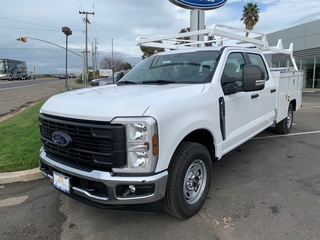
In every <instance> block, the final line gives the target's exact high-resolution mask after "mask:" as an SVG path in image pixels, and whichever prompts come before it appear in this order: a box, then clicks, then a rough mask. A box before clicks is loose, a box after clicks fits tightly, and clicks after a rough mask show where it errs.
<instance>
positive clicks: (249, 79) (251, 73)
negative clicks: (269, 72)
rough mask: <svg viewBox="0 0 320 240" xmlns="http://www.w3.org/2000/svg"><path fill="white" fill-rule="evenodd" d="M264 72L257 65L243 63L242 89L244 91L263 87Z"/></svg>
mask: <svg viewBox="0 0 320 240" xmlns="http://www.w3.org/2000/svg"><path fill="white" fill-rule="evenodd" d="M264 86H265V80H264V73H263V71H262V70H261V68H260V67H259V66H258V65H253V64H249V65H245V66H244V67H243V72H242V90H243V91H245V92H251V91H258V90H262V89H264Z"/></svg>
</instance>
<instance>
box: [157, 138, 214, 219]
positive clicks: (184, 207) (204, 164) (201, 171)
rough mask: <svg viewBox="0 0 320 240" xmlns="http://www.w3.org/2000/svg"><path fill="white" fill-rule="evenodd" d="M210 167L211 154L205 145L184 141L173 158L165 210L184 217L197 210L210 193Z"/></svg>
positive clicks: (164, 201)
mask: <svg viewBox="0 0 320 240" xmlns="http://www.w3.org/2000/svg"><path fill="white" fill-rule="evenodd" d="M211 168H212V164H211V158H210V154H209V152H208V150H207V149H206V148H205V147H204V146H203V145H201V144H198V143H193V142H182V143H181V144H180V145H179V146H178V148H177V150H176V151H175V153H174V155H173V157H172V160H171V164H170V167H169V178H168V183H167V189H166V195H165V197H164V199H163V200H162V209H163V210H164V211H165V212H167V213H168V214H170V215H172V216H174V217H177V218H181V219H187V218H190V217H192V216H193V215H194V214H195V213H197V212H198V211H199V210H200V208H201V207H202V205H203V204H204V202H205V200H206V198H207V196H208V193H209V189H210V183H211V170H212V169H211Z"/></svg>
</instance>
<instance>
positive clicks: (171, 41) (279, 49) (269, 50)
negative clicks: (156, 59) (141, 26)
mask: <svg viewBox="0 0 320 240" xmlns="http://www.w3.org/2000/svg"><path fill="white" fill-rule="evenodd" d="M235 32H241V33H242V35H241V34H239V33H235ZM246 32H249V33H252V34H255V35H257V36H256V37H254V38H253V37H249V36H248V37H246V36H245V35H244V34H245V33H246ZM208 34H210V35H213V36H214V37H220V39H215V40H204V41H197V40H186V39H183V38H184V37H189V38H190V37H192V36H198V35H208ZM228 40H236V41H240V44H237V46H240V47H251V48H253V47H254V48H257V49H259V50H261V51H262V52H263V53H264V54H273V53H282V54H288V55H290V59H291V61H292V64H293V66H294V68H295V69H296V70H298V68H297V65H296V62H295V60H294V57H293V44H292V43H291V44H290V47H289V48H288V49H284V48H283V44H282V40H281V39H279V40H278V44H277V46H269V43H268V40H267V36H266V34H264V33H259V32H255V31H251V30H246V29H242V28H236V27H232V26H228V25H224V24H214V25H213V26H212V27H211V28H207V29H203V30H197V31H192V32H186V33H177V34H172V35H166V36H160V37H138V38H137V39H136V41H135V43H136V45H137V46H147V47H155V48H165V49H182V48H190V47H206V45H205V44H206V43H213V42H214V43H218V44H219V46H221V45H222V42H223V41H228ZM163 41H165V42H163ZM179 42H180V43H181V44H177V43H179Z"/></svg>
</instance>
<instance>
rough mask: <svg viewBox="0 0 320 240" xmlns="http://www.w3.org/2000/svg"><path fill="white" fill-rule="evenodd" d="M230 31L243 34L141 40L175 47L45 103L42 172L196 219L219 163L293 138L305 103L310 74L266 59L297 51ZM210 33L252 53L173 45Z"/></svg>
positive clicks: (79, 187)
mask: <svg viewBox="0 0 320 240" xmlns="http://www.w3.org/2000/svg"><path fill="white" fill-rule="evenodd" d="M221 29H222V30H221ZM225 29H227V30H225ZM230 29H231V30H230ZM232 30H239V29H235V28H231V27H229V26H224V25H215V26H214V27H213V28H211V29H206V30H201V31H197V32H191V33H185V34H177V35H170V36H165V37H161V38H149V39H148V38H138V39H137V40H136V44H137V45H146V46H156V47H159V46H163V47H167V48H171V49H175V50H172V51H165V52H163V53H159V54H156V55H153V56H151V57H149V58H148V59H146V60H144V61H142V62H141V63H140V64H138V65H137V66H136V67H135V68H134V69H132V70H131V71H130V72H129V73H128V74H127V75H126V76H125V77H123V78H122V79H121V80H120V81H119V82H118V83H117V84H112V85H107V86H103V87H99V88H85V89H80V90H75V91H70V92H65V93H62V94H59V95H55V96H53V97H51V98H50V99H49V100H47V101H46V103H45V104H44V105H43V106H42V108H41V110H40V115H39V120H40V132H41V141H42V148H41V150H40V169H41V171H42V172H43V174H44V176H46V177H48V178H50V179H51V181H52V182H53V186H54V187H55V188H57V189H59V190H61V191H62V192H64V193H66V194H67V195H69V196H70V197H73V198H75V199H78V200H79V201H82V202H85V203H88V204H91V205H94V206H97V207H102V208H105V209H110V210H122V211H140V212H158V211H160V210H161V207H162V209H163V210H164V211H166V212H167V213H168V214H170V215H172V216H175V217H178V218H181V219H186V218H190V217H191V216H192V215H194V214H195V213H196V212H197V211H199V209H200V208H201V207H202V205H203V203H204V202H205V199H206V197H207V195H208V192H209V189H210V183H211V181H212V179H211V178H212V176H211V175H212V174H211V168H212V161H214V160H219V159H221V158H222V156H223V155H225V154H226V153H228V152H230V151H231V150H233V149H235V148H236V147H237V146H239V145H241V144H242V143H244V142H246V141H247V140H249V139H250V138H252V137H254V136H255V135H257V134H258V133H260V132H262V131H264V130H265V129H266V128H269V127H272V126H275V128H276V130H277V132H278V133H281V134H286V133H289V132H290V130H291V126H292V121H293V111H297V110H298V109H299V108H300V107H301V95H302V93H301V89H302V79H303V73H302V72H301V71H297V69H295V70H292V69H278V70H276V69H272V70H271V69H270V68H269V67H268V64H267V62H266V59H265V57H264V53H270V52H278V53H285V54H289V57H290V58H291V59H292V60H293V54H292V47H291V48H290V49H283V48H282V47H281V42H280V44H279V46H277V47H271V46H268V42H267V41H266V36H265V35H262V36H261V39H260V40H258V39H256V38H248V37H244V34H243V35H242V34H241V35H240V34H234V33H232ZM244 31H245V30H244ZM207 33H210V34H214V35H215V36H216V37H217V36H222V37H223V41H224V44H225V43H226V39H227V38H228V37H229V38H231V39H236V40H238V41H241V43H244V42H246V43H249V44H250V47H243V46H240V45H236V46H210V47H202V46H203V44H202V43H201V42H199V41H197V42H192V41H190V42H189V43H186V40H183V41H184V42H183V44H167V43H165V42H167V41H168V40H169V39H177V38H178V39H179V38H180V39H181V37H182V35H187V34H188V35H197V34H207ZM243 33H244V32H243ZM250 34H251V33H250ZM159 40H161V41H162V43H159ZM154 41H158V42H157V43H155V42H154ZM175 41H179V40H175ZM215 41H217V40H215ZM193 44H197V47H192V45H193ZM253 45H254V48H253V47H252V46H253ZM293 66H294V67H295V68H296V65H295V63H294V61H293Z"/></svg>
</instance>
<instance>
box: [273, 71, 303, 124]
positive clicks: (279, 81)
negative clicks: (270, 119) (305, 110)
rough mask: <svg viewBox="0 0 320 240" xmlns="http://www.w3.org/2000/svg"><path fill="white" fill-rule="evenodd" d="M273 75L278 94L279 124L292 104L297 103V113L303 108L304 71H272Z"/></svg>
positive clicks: (277, 119)
mask: <svg viewBox="0 0 320 240" xmlns="http://www.w3.org/2000/svg"><path fill="white" fill-rule="evenodd" d="M271 74H272V77H273V79H274V81H275V83H276V88H277V92H278V94H277V101H276V103H277V106H276V109H277V116H276V122H277V123H278V122H280V121H281V120H282V119H284V118H285V117H286V116H287V115H286V113H287V109H288V105H289V103H290V102H292V103H295V106H294V110H295V111H297V110H298V109H300V107H301V99H302V93H301V92H302V91H301V89H302V81H303V71H292V70H287V69H271Z"/></svg>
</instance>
